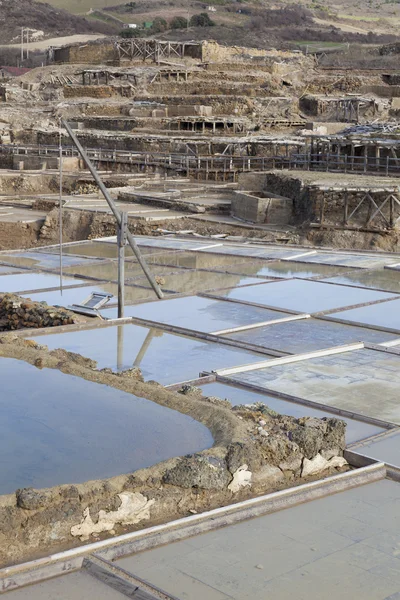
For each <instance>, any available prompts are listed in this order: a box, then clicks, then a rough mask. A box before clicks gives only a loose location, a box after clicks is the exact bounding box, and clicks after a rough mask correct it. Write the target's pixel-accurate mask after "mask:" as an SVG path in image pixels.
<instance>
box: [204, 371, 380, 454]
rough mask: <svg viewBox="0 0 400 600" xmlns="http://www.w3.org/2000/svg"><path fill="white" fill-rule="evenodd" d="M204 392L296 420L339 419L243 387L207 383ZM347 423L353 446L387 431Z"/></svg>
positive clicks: (348, 420)
mask: <svg viewBox="0 0 400 600" xmlns="http://www.w3.org/2000/svg"><path fill="white" fill-rule="evenodd" d="M199 387H200V388H201V389H202V390H203V395H204V396H216V397H217V398H223V399H224V400H225V399H226V400H229V401H230V402H231V403H232V404H233V405H234V406H235V405H238V404H254V403H256V402H263V403H264V404H266V405H267V406H269V408H271V409H272V410H275V411H276V412H278V413H280V414H284V415H290V416H292V417H295V418H296V419H298V418H300V417H307V416H310V417H317V418H319V419H321V418H323V417H336V418H338V417H337V415H336V414H333V413H330V412H329V409H326V410H318V409H316V408H311V407H310V406H305V405H304V404H297V403H295V402H289V401H288V400H282V398H278V397H277V396H272V395H271V394H262V393H261V392H254V391H251V390H250V389H246V388H243V387H234V386H232V385H226V384H224V383H219V382H215V383H207V384H205V385H201V386H199ZM339 418H340V419H342V420H343V421H345V422H346V423H347V428H346V442H347V444H351V443H353V442H355V441H358V440H362V439H365V438H367V437H370V436H372V435H376V434H377V433H382V432H384V431H385V429H383V428H382V427H376V426H375V425H369V424H368V423H363V422H362V421H357V420H356V419H349V418H346V417H343V416H340V417H339Z"/></svg>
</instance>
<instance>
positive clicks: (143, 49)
mask: <svg viewBox="0 0 400 600" xmlns="http://www.w3.org/2000/svg"><path fill="white" fill-rule="evenodd" d="M114 45H115V49H116V52H117V56H118V60H119V61H120V62H121V61H123V60H129V61H133V60H142V61H143V62H146V61H151V62H155V63H160V62H161V61H162V60H164V59H171V58H175V59H176V58H180V59H182V58H184V57H185V56H187V55H188V53H187V49H188V48H189V47H190V48H196V49H198V51H197V52H196V51H195V52H194V54H197V55H198V56H197V58H199V59H201V54H202V52H201V48H202V44H201V43H197V42H165V41H161V40H147V39H141V38H132V39H125V40H116V41H115V42H114ZM192 54H193V52H192V53H190V56H192Z"/></svg>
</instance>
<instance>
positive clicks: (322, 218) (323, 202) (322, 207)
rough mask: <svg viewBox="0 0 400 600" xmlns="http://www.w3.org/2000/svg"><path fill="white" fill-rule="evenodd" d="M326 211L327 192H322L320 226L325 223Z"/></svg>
mask: <svg viewBox="0 0 400 600" xmlns="http://www.w3.org/2000/svg"><path fill="white" fill-rule="evenodd" d="M324 210H325V192H322V198H321V200H320V205H319V224H320V225H322V223H323V222H324Z"/></svg>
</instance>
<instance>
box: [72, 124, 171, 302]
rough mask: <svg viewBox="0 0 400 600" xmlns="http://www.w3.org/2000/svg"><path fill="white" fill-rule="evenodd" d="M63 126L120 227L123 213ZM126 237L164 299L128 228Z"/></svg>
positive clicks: (151, 281) (152, 283)
mask: <svg viewBox="0 0 400 600" xmlns="http://www.w3.org/2000/svg"><path fill="white" fill-rule="evenodd" d="M62 124H63V126H64V127H65V129H66V130H67V132H68V134H69V136H70V138H71V140H72V141H73V143H74V145H75V146H76V148H77V150H78V152H79V154H80V155H81V156H82V158H83V160H84V161H85V163H86V165H87V167H88V169H89V171H90V172H91V174H92V176H93V179H94V180H95V182H96V184H97V185H98V187H99V189H100V191H101V193H102V194H103V196H104V198H105V200H106V202H107V204H108V206H109V207H110V209H111V212H112V213H113V215H114V217H115V219H116V221H117V223H118V225H119V226H120V225H121V220H122V219H121V213H120V212H119V210H118V208H117V206H116V204H115V202H114V200H113V199H112V198H111V196H110V194H109V193H108V190H107V188H106V186H105V185H104V183H103V182H102V180H101V179H100V177H99V175H98V173H97V171H96V169H95V168H94V166H93V165H92V163H91V162H90V160H89V158H88V156H87V154H86V151H85V150H84V149H83V147H82V146H81V144H80V142H79V141H78V139H77V137H76V136H75V134H74V132H73V131H72V129H71V128H70V126H69V125H68V123H67V122H66V121H64V120H63V121H62ZM126 237H127V240H128V243H129V245H130V247H131V248H132V251H133V253H134V254H135V256H136V258H137V259H138V262H139V264H140V266H141V267H142V269H143V271H144V274H145V275H146V277H147V279H148V281H149V283H150V285H151V287H152V288H153V290H154V291H155V293H156V294H157V296H158V297H159V298H163V297H164V294H163V293H162V291H161V289H160V287H159V285H158V284H157V282H156V280H155V279H154V277H153V274H152V273H151V271H150V269H149V267H148V266H147V264H146V261H145V260H144V258H143V256H142V254H141V252H140V250H139V248H138V246H137V244H136V242H135V239H134V237H133V235H132V234H131V232H130V231H129V229H128V228H127V230H126Z"/></svg>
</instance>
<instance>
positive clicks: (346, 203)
mask: <svg viewBox="0 0 400 600" xmlns="http://www.w3.org/2000/svg"><path fill="white" fill-rule="evenodd" d="M348 215H349V194H348V192H347V189H346V190H345V191H344V214H343V225H344V226H346V225H347V221H348Z"/></svg>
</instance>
